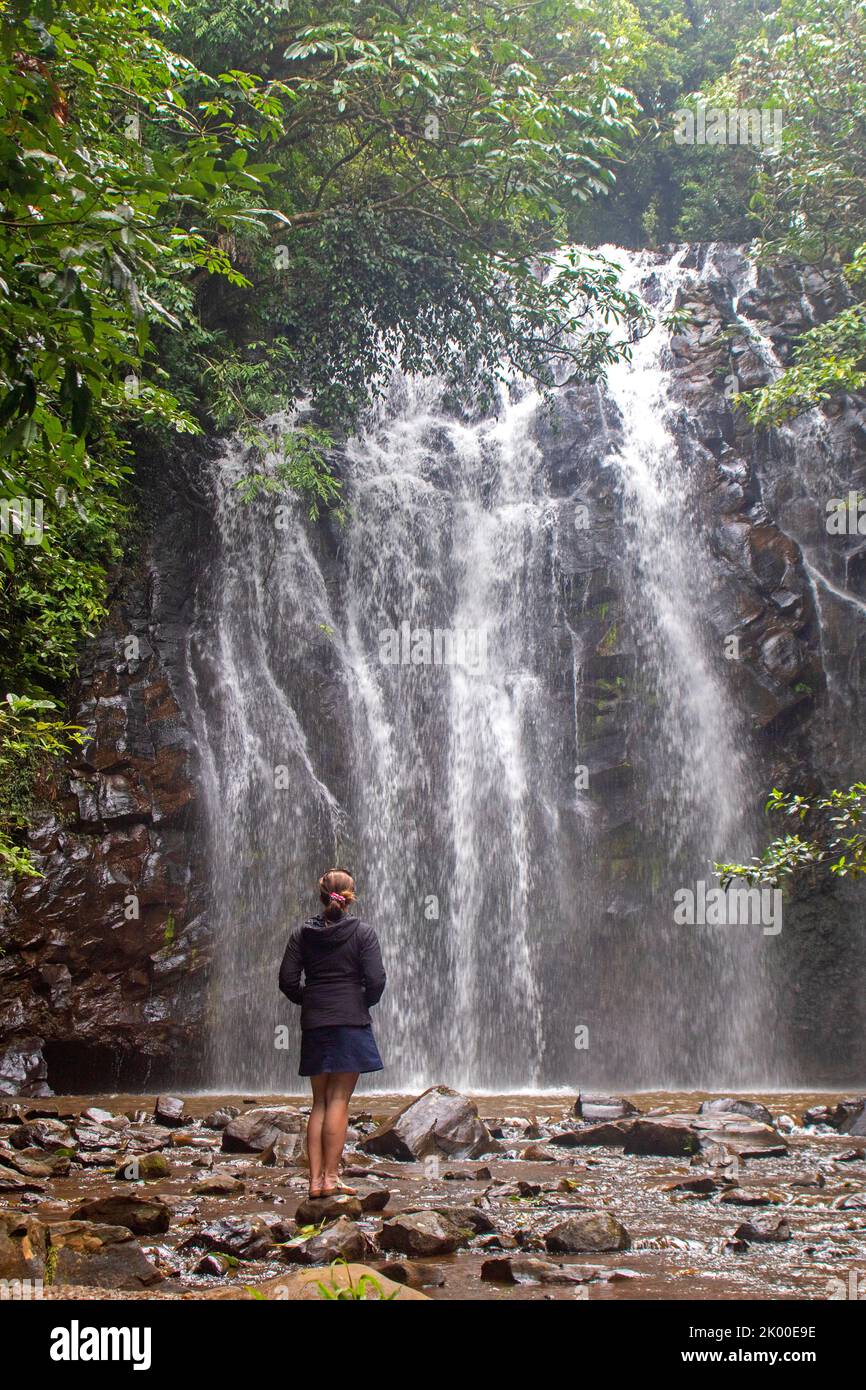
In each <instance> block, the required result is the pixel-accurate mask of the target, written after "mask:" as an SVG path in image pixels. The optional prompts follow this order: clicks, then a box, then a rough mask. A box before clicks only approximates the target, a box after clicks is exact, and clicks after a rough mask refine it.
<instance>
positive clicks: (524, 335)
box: [176, 0, 640, 425]
mask: <svg viewBox="0 0 866 1390" xmlns="http://www.w3.org/2000/svg"><path fill="white" fill-rule="evenodd" d="M176 27H177V41H178V43H179V44H180V45H182V47H183V49H184V52H186V53H188V54H189V55H190V56H191V57H192V58H194V60H195V61H196V62H197V63H199V64H200V65H202V66H206V67H208V69H209V70H210V71H213V72H217V71H219V69H220V66H221V65H223V64H225V63H227V62H228V61H230V59H231V54H232V52H235V53H236V52H237V51H238V50H239V49H242V50H243V51H244V52H246V53H248V54H249V55H250V62H251V63H254V64H255V66H256V67H262V68H263V69H265V70H266V71H267V72H268V73H269V74H273V75H274V78H275V79H279V80H278V83H276V89H277V90H278V92H279V100H280V102H281V103H282V121H283V129H284V133H283V135H282V136H280V137H277V138H275V140H274V142H273V145H272V148H271V155H272V157H273V159H274V161H275V162H276V163H277V164H278V168H277V169H276V170H275V171H273V172H272V178H271V187H270V190H269V192H270V196H271V199H272V202H273V203H274V205H275V206H276V207H278V208H279V210H280V212H281V213H282V215H283V217H284V224H283V226H282V227H281V228H280V229H278V231H277V232H276V233H275V235H274V236H273V237H271V238H269V239H263V238H261V237H256V236H249V237H246V238H244V239H243V241H242V242H241V241H240V240H239V241H237V243H236V247H237V253H238V256H239V258H240V259H241V260H242V261H243V263H244V266H245V269H246V273H247V274H249V275H250V277H251V278H252V279H253V280H254V282H255V286H256V293H255V295H245V294H243V293H241V294H238V295H232V296H230V297H228V301H227V302H224V303H222V304H220V305H216V304H213V303H210V302H208V299H207V296H205V297H204V299H203V300H202V303H201V308H202V318H203V320H204V322H205V325H206V330H207V332H210V333H212V334H213V339H212V342H211V343H210V344H203V345H202V355H203V356H204V357H205V358H206V359H207V361H208V364H209V370H210V371H211V373H212V374H213V375H214V376H215V377H219V376H220V375H221V373H220V368H219V363H220V360H221V359H222V358H223V357H224V355H228V356H229V357H231V356H232V354H233V353H234V352H235V351H236V349H237V347H238V345H239V344H240V343H243V344H244V346H245V350H246V349H248V348H249V347H250V345H254V347H253V349H252V351H253V358H254V360H255V361H256V362H257V363H258V364H259V365H260V366H261V367H262V373H261V377H262V380H270V382H271V383H272V384H273V385H274V386H275V387H276V388H277V389H278V392H279V393H280V394H281V396H282V403H283V404H285V403H286V402H287V401H292V400H294V399H297V398H298V397H299V396H301V395H305V396H307V397H308V398H309V401H310V403H311V405H312V407H313V409H314V411H315V412H316V414H317V416H318V417H319V419H320V421H321V422H322V423H323V424H326V425H327V424H333V423H335V422H336V423H340V424H347V423H351V421H352V420H353V419H354V418H355V416H356V415H357V412H358V411H359V410H360V409H362V408H363V407H364V406H365V405H366V404H367V402H368V400H369V398H370V396H371V394H375V393H376V392H377V391H380V390H382V389H383V387H384V385H385V383H386V381H387V378H388V375H389V373H390V371H391V369H392V368H393V366H395V365H398V366H399V367H401V368H402V369H403V370H404V371H408V372H436V373H437V374H439V375H441V376H443V377H444V378H446V379H447V380H448V381H449V382H450V384H451V385H452V388H453V389H454V390H455V391H456V390H458V389H459V390H460V391H461V392H462V394H463V395H464V396H465V397H466V398H467V399H472V400H474V401H476V402H479V403H482V402H483V401H484V400H488V401H489V400H490V399H492V397H493V393H494V390H495V384H496V381H497V380H498V379H499V378H500V377H501V376H502V374H503V372H504V371H507V370H518V371H520V372H523V373H524V374H526V375H528V376H531V377H534V378H536V379H540V380H542V381H543V382H544V383H545V384H548V385H549V384H550V383H551V382H552V380H553V376H554V372H555V370H556V367H555V366H554V365H553V364H552V363H551V360H550V350H551V348H553V350H554V354H555V356H556V357H557V358H558V359H559V361H560V362H564V364H565V370H566V371H578V372H581V373H585V372H587V371H589V372H591V371H593V370H595V369H597V367H598V366H599V365H600V363H601V362H602V361H603V360H604V358H605V355H606V353H607V351H608V345H607V341H606V335H605V334H604V333H595V334H589V335H588V334H586V333H585V332H584V328H585V325H584V324H583V323H582V322H581V316H580V315H579V314H578V313H573V312H572V311H571V308H570V293H569V292H570V291H574V292H576V294H577V303H578V306H579V305H581V304H583V305H584V307H586V306H594V305H596V304H600V305H601V306H602V307H604V306H605V305H607V306H608V307H610V308H615V309H618V310H619V311H621V312H622V313H624V314H626V315H628V314H630V313H632V312H633V310H634V303H633V301H631V300H629V299H628V298H627V297H625V296H623V295H621V294H620V293H619V291H618V287H617V285H616V281H615V278H614V277H609V278H608V279H607V280H603V279H602V278H601V277H599V275H598V274H597V273H594V272H593V271H592V270H591V269H590V268H589V267H588V266H586V265H578V264H577V263H576V262H575V261H569V262H567V263H564V264H563V263H560V262H559V261H558V260H557V258H556V252H557V248H558V246H559V245H561V243H562V242H563V240H564V239H565V238H566V237H567V223H568V219H569V217H570V215H571V214H572V212H573V211H574V210H575V209H577V208H579V207H580V206H582V205H584V204H585V203H586V201H587V200H589V199H592V198H593V197H595V196H596V195H598V194H599V193H603V192H604V191H605V189H606V188H608V187H609V186H610V185H611V184H612V182H613V174H612V172H611V167H610V166H611V162H612V160H613V159H614V158H615V157H616V153H617V150H618V147H619V144H620V143H621V141H622V140H623V139H624V138H625V137H626V136H627V135H628V134H629V133H630V131H631V130H632V128H633V122H632V117H633V113H634V110H635V105H634V101H633V99H632V97H631V94H630V92H629V91H628V89H627V88H626V87H625V86H624V85H623V82H624V81H625V79H626V78H627V76H628V74H629V73H630V72H631V71H633V70H634V66H635V60H634V57H633V53H632V50H631V48H630V47H629V40H630V39H632V38H633V39H634V40H635V44H636V45H639V36H640V30H639V25H638V23H637V19H636V14H635V11H634V9H633V7H632V6H631V5H630V4H629V3H628V0H593V3H591V4H589V5H576V4H572V3H570V0H543V3H539V4H536V5H533V6H531V7H517V8H513V7H508V6H504V5H500V4H498V3H492V4H490V5H489V6H485V7H484V8H476V7H474V6H466V7H462V6H454V7H453V8H448V7H447V6H442V5H440V4H436V3H431V2H430V0H416V3H413V4H410V5H408V6H405V7H397V6H393V5H390V4H387V3H379V2H378V0H360V2H359V3H354V2H350V0H328V3H326V4H324V5H316V6H311V5H309V4H306V3H302V2H301V0H286V4H285V5H283V6H281V7H280V8H279V9H275V10H274V11H273V12H271V13H270V14H266V15H262V14H261V12H260V11H259V10H258V8H255V9H254V8H253V7H251V6H249V5H246V4H243V3H240V0H237V3H231V0H229V3H225V4H223V5H222V6H221V8H220V9H218V10H217V11H216V12H214V11H213V10H212V7H211V6H210V5H209V4H208V3H206V0H193V3H191V4H190V6H189V7H188V8H187V10H186V11H185V12H183V13H180V14H179V16H178V19H177V26H176ZM229 106H230V104H228V103H227V104H226V106H225V114H226V116H227V117H228V115H229ZM554 264H555V269H556V273H555V274H553V273H551V274H549V275H547V276H546V277H545V276H544V275H543V274H542V273H541V272H543V271H544V270H545V269H547V270H548V271H551V272H552V271H553V270H554ZM229 308H230V314H229V312H228V310H229ZM229 318H230V319H231V322H230V323H229V322H228V320H229ZM234 370H235V369H234V368H233V367H232V368H230V369H229V376H231V375H232V374H233V373H234ZM224 379H225V378H224V377H223V380H224Z"/></svg>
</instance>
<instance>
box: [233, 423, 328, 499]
mask: <svg viewBox="0 0 866 1390" xmlns="http://www.w3.org/2000/svg"><path fill="white" fill-rule="evenodd" d="M248 437H249V438H250V440H251V442H252V443H253V444H254V446H255V457H257V458H258V459H259V460H261V462H260V466H259V467H258V468H257V469H256V470H255V471H254V472H252V473H248V474H246V475H245V476H244V477H243V478H241V479H239V480H238V482H237V483H236V484H235V486H236V487H237V489H238V491H239V492H240V495H241V500H242V501H244V502H251V501H252V500H253V499H254V498H256V497H259V496H261V495H267V494H273V493H282V492H285V490H286V488H288V489H290V490H291V491H292V492H298V493H300V494H301V495H302V496H303V497H304V498H305V499H306V502H307V514H308V516H309V518H310V520H311V521H317V520H318V517H319V511H320V507H335V508H336V516H337V519H338V520H340V521H342V520H343V517H344V513H343V511H342V509H341V508H340V507H339V506H338V505H337V504H338V502H339V497H340V491H341V488H342V484H341V483H340V482H339V481H338V480H337V479H336V478H335V477H334V475H333V474H332V472H331V471H330V467H329V464H328V460H327V455H328V450H330V449H332V448H333V447H334V440H333V437H332V435H331V434H329V432H328V431H327V430H324V429H320V428H318V427H317V426H315V425H298V426H295V427H293V428H292V429H288V430H285V431H283V432H282V434H281V435H280V438H279V441H278V446H277V447H279V449H280V451H281V456H280V457H279V458H278V460H277V461H276V463H272V462H271V460H272V459H273V456H274V452H275V441H274V439H273V438H272V437H271V436H268V435H267V434H265V433H264V432H263V431H262V430H256V431H254V432H253V433H252V435H251V436H248Z"/></svg>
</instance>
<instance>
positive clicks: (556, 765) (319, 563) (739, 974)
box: [189, 252, 773, 1091]
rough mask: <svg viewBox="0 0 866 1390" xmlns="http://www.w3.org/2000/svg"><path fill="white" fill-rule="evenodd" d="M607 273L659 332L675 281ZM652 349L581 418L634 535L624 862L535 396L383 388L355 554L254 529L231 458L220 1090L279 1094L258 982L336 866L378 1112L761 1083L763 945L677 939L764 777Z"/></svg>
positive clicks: (281, 520)
mask: <svg viewBox="0 0 866 1390" xmlns="http://www.w3.org/2000/svg"><path fill="white" fill-rule="evenodd" d="M612 254H615V255H616V256H617V257H619V259H620V260H621V261H622V264H623V268H624V275H625V277H626V279H627V280H628V282H629V284H630V285H631V286H632V287H633V288H635V289H636V290H639V291H640V292H642V293H644V294H645V295H646V296H647V297H648V299H650V300H651V301H652V302H653V304H654V306H655V307H656V309H657V310H662V309H664V307H665V305H666V303H667V302H668V301H669V300H670V299H671V298H672V296H673V294H674V292H675V290H676V288H677V286H678V285H679V284H680V283H682V281H683V278H684V276H685V275H686V272H685V271H684V270H683V268H682V266H681V263H680V260H681V258H678V257H674V258H673V259H672V260H671V261H670V262H668V263H667V264H664V263H662V264H660V263H659V259H658V258H657V257H651V256H642V255H640V254H634V253H624V252H616V253H612ZM668 337H669V334H668V332H667V330H666V329H665V328H664V327H663V326H662V325H658V326H657V327H656V328H655V329H654V330H653V332H652V333H650V334H649V335H648V336H647V337H646V338H644V339H643V340H642V341H641V342H640V343H639V344H637V346H636V347H635V349H634V355H633V358H632V361H631V363H622V364H619V365H617V366H615V367H613V368H611V370H610V372H609V375H608V381H607V386H606V387H601V388H598V389H597V390H596V389H594V388H586V389H585V390H583V391H582V392H581V393H580V398H581V401H582V406H581V409H582V410H584V412H585V415H586V418H587V419H588V420H589V426H588V429H589V431H590V432H591V433H592V434H593V436H594V441H595V442H594V449H595V453H596V455H597V456H598V457H599V458H600V459H601V460H602V461H603V466H602V470H601V471H602V473H603V474H604V475H605V476H606V477H608V478H609V479H610V482H611V488H612V493H613V494H614V495H615V497H616V498H617V499H618V504H619V507H620V508H621V512H622V530H621V538H622V539H621V546H620V547H619V549H620V551H621V555H622V557H623V559H624V563H625V568H626V570H627V588H628V595H627V603H626V609H625V617H624V621H623V627H624V629H625V630H624V631H623V632H622V633H613V629H612V630H611V631H612V636H611V643H612V645H613V646H616V647H617V649H620V648H621V649H623V650H627V651H630V652H631V659H632V660H633V662H634V670H635V677H634V685H635V690H634V698H633V703H634V705H635V707H636V708H637V707H638V706H639V708H640V711H641V713H640V715H639V717H638V716H637V715H636V716H635V720H634V724H633V728H632V731H631V735H630V747H629V749H628V759H627V760H631V762H632V763H634V764H635V766H636V768H637V773H638V777H639V779H641V778H642V780H643V793H644V794H643V800H642V802H641V803H640V804H641V815H642V816H643V817H645V818H646V824H645V825H643V824H639V825H638V826H637V827H636V829H637V837H638V839H646V841H647V842H648V843H649V842H651V843H652V846H653V849H652V853H651V854H648V856H647V857H646V858H645V859H644V860H643V861H642V862H641V864H640V865H639V866H638V867H637V868H635V867H634V865H633V864H632V863H631V861H628V860H627V859H624V858H616V852H612V851H611V849H610V843H611V842H610V839H609V836H608V837H606V831H605V807H604V805H603V802H604V794H600V796H598V797H597V796H596V795H594V787H593V783H592V774H590V782H589V788H588V789H587V788H586V787H585V786H584V784H583V783H581V782H580V781H579V779H578V781H577V790H575V785H576V781H575V768H578V770H579V769H580V767H581V764H582V760H583V757H584V750H583V744H584V743H585V741H586V720H585V719H584V718H583V711H584V706H585V699H586V692H587V690H588V688H589V686H588V684H587V683H588V682H592V681H593V680H595V681H596V684H597V685H598V683H599V682H598V680H597V677H598V672H597V671H595V673H593V672H591V671H588V670H585V669H584V656H585V653H584V645H585V644H584V639H583V636H582V632H583V625H584V616H585V614H584V612H583V610H584V609H585V608H586V605H587V603H588V602H589V600H588V598H587V595H586V593H585V592H584V591H583V590H581V586H580V583H579V582H577V581H576V580H575V578H574V575H573V574H572V575H569V574H567V573H566V569H565V568H564V565H563V559H562V557H563V556H564V555H565V554H566V552H567V551H568V550H569V549H573V548H574V547H575V546H578V547H579V546H580V545H581V543H582V542H581V538H580V535H579V534H577V535H576V533H575V529H574V496H573V495H572V494H573V492H574V488H573V486H569V487H566V488H563V486H562V484H561V480H558V479H557V478H556V476H555V472H556V470H555V469H554V468H553V467H552V465H551V463H550V458H549V453H550V450H549V449H548V447H547V445H548V444H549V443H550V440H551V434H550V429H549V425H548V423H547V417H546V415H545V409H544V407H543V406H542V404H541V402H540V401H539V399H538V398H537V396H536V395H535V393H534V392H533V391H531V390H529V389H527V388H525V387H515V388H513V389H512V390H511V391H510V392H507V393H503V397H502V400H501V403H500V408H499V411H498V413H497V414H496V415H495V416H494V417H491V418H488V419H483V420H480V421H472V422H470V421H467V420H466V419H462V418H457V417H455V416H454V415H453V414H451V413H449V411H448V409H447V407H446V404H445V399H444V394H443V392H442V390H441V388H440V387H439V386H438V385H437V384H436V383H434V382H429V381H424V382H419V381H409V380H403V379H400V380H397V381H395V382H394V384H393V387H392V390H391V393H390V397H389V399H388V402H387V404H386V406H384V407H383V408H382V409H380V410H379V411H378V412H377V413H376V414H375V416H374V417H373V418H372V419H371V420H370V421H369V422H368V424H367V426H366V428H365V430H364V431H363V432H362V433H361V434H360V435H359V436H358V438H356V439H354V440H352V441H350V443H349V444H348V445H347V446H346V448H345V451H344V452H345V463H344V471H345V491H346V502H347V506H348V520H347V522H346V525H345V526H344V528H343V529H339V528H337V527H336V525H335V524H334V523H332V522H330V521H329V522H327V523H320V524H318V525H311V524H308V523H307V521H306V519H305V517H304V514H303V508H302V506H301V505H300V504H299V503H296V502H291V501H288V502H287V501H286V499H285V498H279V499H276V498H274V497H273V496H270V497H268V496H265V497H263V498H260V499H259V500H257V501H255V502H253V503H247V504H244V503H241V502H240V500H239V495H238V489H237V487H236V484H237V482H238V480H239V479H240V478H241V477H242V476H243V474H244V472H245V467H246V464H245V458H244V451H243V449H242V447H241V446H240V445H231V446H229V447H228V448H227V450H226V452H225V454H224V456H223V457H222V458H221V459H220V460H219V461H218V463H217V464H216V466H215V468H214V471H213V493H214V516H215V552H214V556H213V560H212V564H211V566H210V569H209V572H208V574H207V575H206V577H205V580H204V582H203V583H202V585H201V589H200V592H199V594H198V597H197V616H196V621H195V625H194V630H193V633H192V635H191V639H190V644H189V673H190V678H191V681H192V684H193V687H194V690H195V693H196V711H195V721H196V734H197V742H198V745H199V747H200V749H201V757H202V781H203V787H204V800H205V807H206V814H207V834H208V862H209V865H210V873H211V881H212V890H213V916H214V919H215V928H216V935H217V961H216V972H215V974H216V979H215V985H214V990H213V998H212V1005H211V1020H210V1035H211V1038H212V1049H211V1068H210V1077H209V1078H208V1079H209V1081H210V1083H211V1084H212V1085H213V1086H216V1087H222V1088H227V1089H233V1090H259V1091H267V1090H282V1091H286V1090H291V1089H293V1088H295V1087H296V1085H297V1082H296V1076H295V1066H296V1063H295V1050H294V1043H292V1047H291V1050H289V1051H288V1052H287V1051H285V1050H282V1049H281V1048H280V1047H278V1046H276V1045H275V1030H276V1028H277V1025H279V1024H280V1023H282V1022H284V1021H286V1020H287V1019H290V1018H291V1016H292V1011H291V1009H290V1006H288V1005H286V1004H285V1003H284V1001H282V1000H281V999H280V997H279V996H278V994H277V991H276V971H277V967H278V964H279V959H280V956H281V953H282V949H283V945H284V941H285V937H286V934H287V932H288V930H289V927H290V926H291V925H292V924H293V923H294V922H295V921H297V920H298V919H300V918H303V917H304V916H307V915H309V914H310V913H311V912H312V911H313V910H314V909H315V898H314V893H313V889H314V885H315V882H316V879H317V877H318V875H319V873H321V872H322V870H323V869H325V868H327V867H330V866H331V864H332V863H336V864H341V865H345V866H346V867H348V868H349V869H350V870H351V871H352V872H353V873H354V874H355V876H356V878H357V880H358V884H359V889H360V903H361V911H362V913H363V914H364V915H365V916H367V917H368V918H369V920H371V921H372V922H374V923H375V925H376V926H377V928H378V929H379V932H380V936H381V939H382V942H383V948H384V952H385V956H386V964H387V968H388V972H389V985H388V989H387V991H386V994H385V997H384V999H383V1001H382V1004H381V1005H380V1006H379V1008H378V1010H377V1020H376V1027H377V1035H378V1037H379V1041H380V1047H381V1050H382V1052H383V1056H384V1057H385V1060H386V1064H387V1070H386V1072H385V1073H384V1075H383V1076H381V1077H377V1078H376V1080H377V1082H380V1083H384V1084H385V1085H387V1086H388V1087H389V1088H392V1089H411V1088H415V1087H419V1086H422V1085H425V1084H431V1083H432V1082H434V1081H439V1080H441V1081H445V1082H448V1083H449V1084H452V1085H457V1086H462V1087H465V1088H473V1089H503V1090H505V1089H516V1088H536V1089H537V1088H539V1087H545V1086H558V1085H574V1084H575V1082H579V1083H580V1084H583V1085H596V1086H598V1085H617V1084H618V1085H629V1086H632V1087H635V1086H638V1085H646V1086H651V1085H666V1086H680V1085H698V1084H701V1085H707V1086H710V1085H716V1086H720V1085H735V1084H739V1085H747V1084H757V1083H759V1082H761V1083H764V1084H766V1083H767V1082H768V1081H772V1079H773V1078H772V1076H770V1075H769V1067H770V1064H769V1063H768V1062H767V1060H766V1056H765V1054H764V1053H762V1048H761V1036H760V1034H761V1027H762V1022H761V1020H762V1013H763V1010H764V1009H765V1007H766V1005H767V1000H768V995H769V991H770V986H769V984H768V980H767V971H766V968H765V966H764V964H763V956H762V954H761V941H762V938H761V936H760V929H755V928H748V927H745V928H743V927H741V928H738V929H737V934H736V936H732V935H731V930H730V929H727V928H725V929H721V928H719V929H715V930H713V929H712V928H693V927H682V926H675V925H674V924H673V919H672V894H673V891H674V889H675V888H676V887H677V886H680V885H686V886H688V885H690V884H691V885H692V886H693V885H694V881H695V880H696V879H698V878H704V879H711V878H712V875H711V873H710V867H709V866H710V861H711V860H712V859H713V857H715V856H722V855H727V854H731V855H733V854H736V853H743V854H745V853H748V852H750V851H752V850H753V849H754V848H755V847H756V846H755V844H754V843H750V840H751V838H752V837H750V835H749V820H748V808H749V807H751V806H752V805H754V804H755V802H756V799H757V796H758V785H759V784H758V783H757V782H756V781H754V780H753V779H751V778H750V776H749V772H748V761H747V756H746V731H745V730H744V729H743V727H742V726H741V721H740V718H739V716H738V714H737V708H736V701H735V700H734V699H733V697H732V695H731V691H730V688H729V681H728V675H729V673H728V670H727V664H726V661H725V654H724V652H723V651H722V649H721V643H720V641H719V636H718V634H717V633H714V631H713V630H712V627H711V625H710V624H709V623H708V622H707V620H706V608H707V602H708V598H707V595H708V592H709V590H710V589H711V587H712V582H713V579H712V573H711V568H712V567H711V564H710V558H709V552H708V549H707V546H706V544H705V541H704V538H703V536H702V533H701V530H700V526H699V524H698V521H697V518H698V515H699V508H698V505H697V501H698V499H697V498H696V496H695V490H694V485H693V482H692V478H691V475H690V472H689V468H688V465H687V460H686V456H685V454H684V452H683V450H682V448H681V441H680V440H679V438H678V436H677V435H676V433H675V432H674V430H673V428H672V424H671V420H670V387H669V382H668V365H667V361H666V347H665V345H666V343H667V340H668ZM579 568H580V567H579V566H578V570H579ZM604 606H605V605H604V604H602V605H601V606H600V607H601V608H602V609H603V608H604ZM596 664H597V663H596ZM611 669H613V667H612V668H611ZM614 679H615V680H619V679H620V678H619V677H615V678H614ZM601 684H604V682H603V681H602V682H601ZM637 697H639V698H637ZM599 718H601V716H599ZM618 795H620V800H621V799H622V796H621V793H619V794H618ZM607 819H608V821H609V820H610V816H608V818H607ZM623 897H624V900H626V901H627V903H628V904H629V905H628V906H627V907H626V909H625V910H624V911H622V912H621V911H620V910H619V908H618V907H617V906H616V903H617V902H618V901H619V899H620V898H623ZM750 932H752V935H751V936H750V935H749V933H750ZM582 1030H586V1033H585V1037H584V1040H583V1042H581V1043H580V1045H579V1048H578V1045H577V1043H576V1038H577V1035H578V1034H579V1033H580V1032H581V1031H582ZM587 1037H588V1044H589V1045H588V1048H586V1049H585V1050H584V1043H585V1041H586V1038H587Z"/></svg>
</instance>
